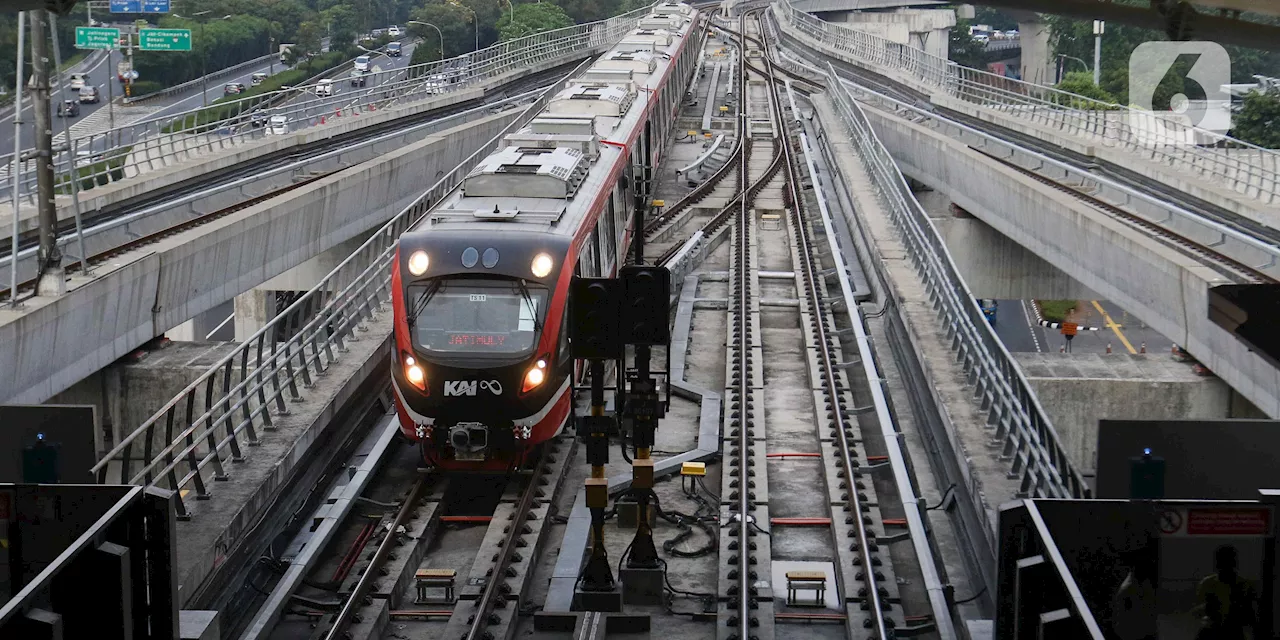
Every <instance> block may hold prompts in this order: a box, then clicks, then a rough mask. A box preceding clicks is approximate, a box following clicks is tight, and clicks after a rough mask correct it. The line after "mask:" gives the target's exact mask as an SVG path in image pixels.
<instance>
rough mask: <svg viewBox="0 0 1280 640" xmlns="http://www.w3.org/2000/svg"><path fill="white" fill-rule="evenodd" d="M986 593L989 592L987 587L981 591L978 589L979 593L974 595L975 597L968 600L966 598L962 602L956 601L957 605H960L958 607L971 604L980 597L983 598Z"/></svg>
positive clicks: (972, 596)
mask: <svg viewBox="0 0 1280 640" xmlns="http://www.w3.org/2000/svg"><path fill="white" fill-rule="evenodd" d="M986 592H987V588H986V587H983V588H981V589H978V592H977V593H975V594H973V595H971V596H969V597H968V598H964V599H962V600H956V601H955V604H958V605H960V604H969V603H970V602H973V601H974V600H977V599H978V598H979V597H981V596H982V594H984V593H986Z"/></svg>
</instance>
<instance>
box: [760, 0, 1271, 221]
mask: <svg viewBox="0 0 1280 640" xmlns="http://www.w3.org/2000/svg"><path fill="white" fill-rule="evenodd" d="M772 8H773V12H774V15H775V16H777V17H778V18H779V19H780V20H783V21H786V22H787V23H789V24H790V25H791V26H792V27H793V28H795V29H797V30H799V31H800V32H801V33H803V34H805V35H806V36H808V37H810V38H812V39H813V40H816V41H817V42H818V43H819V44H820V45H821V46H823V47H826V48H828V49H831V50H834V51H839V52H843V53H845V54H848V55H850V56H852V57H853V58H855V59H856V60H860V61H863V64H862V65H861V66H865V67H866V68H867V69H868V70H869V71H871V72H874V73H878V74H886V73H893V72H904V73H906V74H907V75H908V76H909V77H910V79H911V80H913V81H914V84H915V85H916V87H917V88H918V89H921V90H924V91H926V92H930V93H932V92H941V93H943V94H946V95H948V96H950V97H952V98H956V99H959V100H963V101H965V102H968V103H971V104H974V105H977V106H979V107H982V108H984V109H986V110H990V111H997V112H1000V113H1001V114H1003V115H1005V116H1008V117H1012V118H1017V119H1022V120H1027V121H1029V122H1032V123H1034V124H1035V125H1037V126H1042V127H1047V128H1052V129H1056V130H1058V131H1061V132H1063V133H1066V134H1069V135H1073V136H1081V137H1084V138H1087V139H1091V140H1095V141H1097V142H1098V143H1100V144H1102V145H1104V146H1108V147H1115V148H1119V149H1123V150H1125V151H1129V152H1131V153H1133V154H1135V155H1140V156H1143V157H1146V158H1148V159H1151V160H1155V161H1157V162H1159V163H1162V164H1165V165H1167V166H1170V167H1172V168H1175V169H1180V170H1182V171H1184V172H1188V173H1191V174H1193V175H1199V176H1201V177H1203V178H1204V179H1205V180H1207V181H1210V182H1212V183H1214V184H1217V185H1222V186H1225V187H1227V188H1229V189H1231V190H1232V191H1234V192H1235V193H1237V194H1240V195H1243V196H1246V197H1248V198H1254V199H1257V200H1260V201H1262V202H1263V203H1267V204H1274V203H1277V202H1280V153H1277V152H1276V151H1274V150H1271V149H1264V148H1262V147H1259V146H1257V145H1253V144H1249V143H1247V142H1243V141H1241V140H1236V139H1234V138H1230V137H1227V136H1224V135H1222V134H1219V133H1215V132H1212V131H1207V130H1205V129H1200V128H1197V127H1194V126H1191V125H1189V124H1186V123H1185V122H1182V121H1180V120H1178V119H1176V118H1172V117H1167V116H1165V115H1162V114H1157V113H1154V112H1150V111H1144V110H1141V109H1132V108H1129V107H1126V106H1123V105H1118V104H1112V103H1109V102H1103V101H1100V100H1094V99H1092V98H1087V97H1085V96H1081V95H1077V94H1074V93H1070V92H1067V91H1062V90H1060V89H1055V88H1053V87H1048V86H1044V85H1038V84H1034V83H1031V82H1024V81H1021V80H1014V79H1012V78H1006V77H1004V76H999V75H996V74H993V73H988V72H986V71H981V70H978V69H972V68H969V67H963V66H960V65H958V64H956V63H954V62H951V61H950V60H947V59H945V58H940V57H937V56H934V55H930V54H928V53H925V52H924V51H922V50H920V49H917V48H915V47H912V46H909V45H905V44H898V43H896V42H892V41H890V40H887V39H885V38H881V37H878V36H875V35H872V34H869V33H865V32H862V31H858V30H856V29H852V28H850V27H847V26H843V25H839V24H834V23H830V22H826V21H824V20H820V19H818V18H816V17H814V16H812V15H810V14H808V13H805V12H803V11H800V10H799V9H797V8H795V6H794V5H792V3H791V2H790V0H778V1H776V2H774V3H773V5H772ZM1210 144H1211V145H1213V146H1201V145H1210Z"/></svg>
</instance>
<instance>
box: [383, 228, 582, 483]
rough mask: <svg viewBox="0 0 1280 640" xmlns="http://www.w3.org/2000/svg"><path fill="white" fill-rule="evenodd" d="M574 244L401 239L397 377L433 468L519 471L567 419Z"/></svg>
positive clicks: (469, 236)
mask: <svg viewBox="0 0 1280 640" xmlns="http://www.w3.org/2000/svg"><path fill="white" fill-rule="evenodd" d="M567 249H568V247H567V241H565V240H563V239H560V238H558V237H556V236H555V235H552V234H542V233H530V232H514V233H513V232H510V231H503V232H502V233H476V232H474V231H466V232H464V231H443V230H437V231H426V232H409V233H406V234H404V235H403V236H401V238H400V244H399V248H398V250H397V255H396V260H395V265H394V268H393V272H392V280H391V283H392V284H391V286H392V291H393V305H394V312H395V349H394V351H395V353H394V355H393V356H392V365H391V374H392V378H393V381H394V387H395V390H396V409H397V411H398V413H399V417H400V429H401V431H402V432H403V433H404V435H405V436H407V437H408V438H410V439H411V440H415V441H419V442H421V443H422V450H423V457H424V459H425V461H426V463H427V464H431V465H436V466H439V467H442V468H446V469H454V470H476V471H500V470H504V469H509V468H511V467H513V466H516V465H519V464H520V463H522V462H523V461H524V458H525V455H526V454H527V453H528V452H529V450H530V449H531V448H532V447H534V446H535V445H537V444H538V443H540V442H542V441H545V440H547V439H549V438H551V437H552V436H554V435H555V434H556V433H558V432H559V430H560V428H561V427H562V426H563V425H564V422H565V420H566V419H567V417H568V415H569V409H570V402H571V398H570V396H571V394H570V392H569V377H570V371H571V369H572V366H573V360H572V359H571V358H569V350H568V348H567V341H566V340H565V339H564V337H565V334H564V327H565V326H566V323H565V319H564V309H565V303H566V300H567V295H568V294H567V291H568V284H569V279H570V278H569V277H570V275H571V274H572V270H567V271H566V270H563V269H562V268H561V266H562V262H563V259H564V257H565V255H566V254H567Z"/></svg>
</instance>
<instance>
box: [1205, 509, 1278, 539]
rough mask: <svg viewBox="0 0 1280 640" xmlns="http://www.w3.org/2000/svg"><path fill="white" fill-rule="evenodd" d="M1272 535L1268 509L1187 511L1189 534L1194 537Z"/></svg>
mask: <svg viewBox="0 0 1280 640" xmlns="http://www.w3.org/2000/svg"><path fill="white" fill-rule="evenodd" d="M1270 533H1271V512H1270V511H1268V510H1267V509H1187V534H1189V535H1193V536H1265V535H1268V534H1270Z"/></svg>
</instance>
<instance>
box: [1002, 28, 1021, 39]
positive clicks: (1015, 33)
mask: <svg viewBox="0 0 1280 640" xmlns="http://www.w3.org/2000/svg"><path fill="white" fill-rule="evenodd" d="M1004 37H1006V38H1008V39H1010V40H1013V39H1016V38H1017V37H1018V30H1017V29H1010V30H1008V31H1006V32H1004Z"/></svg>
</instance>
